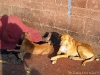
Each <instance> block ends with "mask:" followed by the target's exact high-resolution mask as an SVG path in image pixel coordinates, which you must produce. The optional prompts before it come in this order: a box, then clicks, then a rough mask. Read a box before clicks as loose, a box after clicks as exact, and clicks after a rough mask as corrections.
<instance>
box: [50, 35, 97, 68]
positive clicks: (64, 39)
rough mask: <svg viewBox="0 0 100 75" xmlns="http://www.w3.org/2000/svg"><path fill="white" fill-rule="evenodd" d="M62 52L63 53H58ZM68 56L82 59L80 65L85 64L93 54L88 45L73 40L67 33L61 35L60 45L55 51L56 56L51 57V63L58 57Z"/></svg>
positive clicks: (91, 59) (93, 56)
mask: <svg viewBox="0 0 100 75" xmlns="http://www.w3.org/2000/svg"><path fill="white" fill-rule="evenodd" d="M61 53H64V55H60V54H61ZM63 57H65V58H68V57H69V58H70V59H73V60H83V63H82V65H83V66H85V65H86V63H87V62H91V61H93V60H94V59H95V54H94V52H93V49H92V47H91V46H90V45H88V44H85V43H82V42H78V41H75V40H74V39H73V38H72V37H71V36H69V35H68V34H63V35H62V36H61V46H60V48H59V51H58V52H57V56H54V57H52V58H51V60H52V64H55V63H56V61H57V59H58V58H63Z"/></svg>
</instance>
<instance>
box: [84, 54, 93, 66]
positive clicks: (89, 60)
mask: <svg viewBox="0 0 100 75" xmlns="http://www.w3.org/2000/svg"><path fill="white" fill-rule="evenodd" d="M93 60H95V55H93V56H92V57H91V58H89V59H86V60H85V61H83V63H82V65H83V66H85V65H86V63H87V62H91V61H93Z"/></svg>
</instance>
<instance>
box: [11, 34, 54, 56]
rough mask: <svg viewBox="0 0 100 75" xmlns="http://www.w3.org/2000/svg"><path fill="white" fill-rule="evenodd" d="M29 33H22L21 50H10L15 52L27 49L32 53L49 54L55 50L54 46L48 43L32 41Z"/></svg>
mask: <svg viewBox="0 0 100 75" xmlns="http://www.w3.org/2000/svg"><path fill="white" fill-rule="evenodd" d="M29 35H30V34H29V33H27V32H25V33H23V35H22V38H23V41H22V44H21V45H17V46H20V50H10V51H15V52H23V51H26V52H28V53H31V54H41V55H44V54H49V53H50V52H51V51H52V50H53V46H51V45H49V44H48V43H44V44H41V45H40V44H36V43H34V42H32V41H30V40H29Z"/></svg>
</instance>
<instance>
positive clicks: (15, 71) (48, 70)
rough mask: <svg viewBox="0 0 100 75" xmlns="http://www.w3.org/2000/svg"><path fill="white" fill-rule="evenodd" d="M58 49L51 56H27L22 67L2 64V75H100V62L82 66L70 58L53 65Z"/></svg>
mask: <svg viewBox="0 0 100 75" xmlns="http://www.w3.org/2000/svg"><path fill="white" fill-rule="evenodd" d="M57 50H58V48H57V47H55V51H54V52H53V53H52V54H51V55H30V54H26V55H25V62H23V64H21V65H14V64H0V75H100V61H93V62H89V63H87V64H86V66H82V65H81V61H74V60H70V59H68V58H61V59H58V60H57V63H56V64H51V61H50V58H51V57H52V56H55V55H56V52H57Z"/></svg>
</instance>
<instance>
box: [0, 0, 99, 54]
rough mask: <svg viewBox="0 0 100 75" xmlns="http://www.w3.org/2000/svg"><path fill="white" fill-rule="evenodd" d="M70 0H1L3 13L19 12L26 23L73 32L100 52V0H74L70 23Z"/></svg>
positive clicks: (39, 27) (73, 35)
mask: <svg viewBox="0 0 100 75" xmlns="http://www.w3.org/2000/svg"><path fill="white" fill-rule="evenodd" d="M67 12H68V0H0V15H1V16H2V15H4V14H6V15H16V16H18V17H19V18H20V19H21V20H22V21H23V23H24V24H26V25H27V26H30V27H33V28H35V29H37V30H38V31H39V32H40V33H41V34H42V35H43V34H44V33H45V32H46V31H49V32H53V31H56V32H59V33H67V32H68V34H70V35H71V36H72V37H73V38H75V39H76V40H79V41H82V42H85V43H88V44H90V45H92V47H93V48H94V50H95V52H96V53H97V54H99V53H100V50H99V49H100V47H99V46H100V0H72V7H71V18H70V24H69V25H68V13H67Z"/></svg>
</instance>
